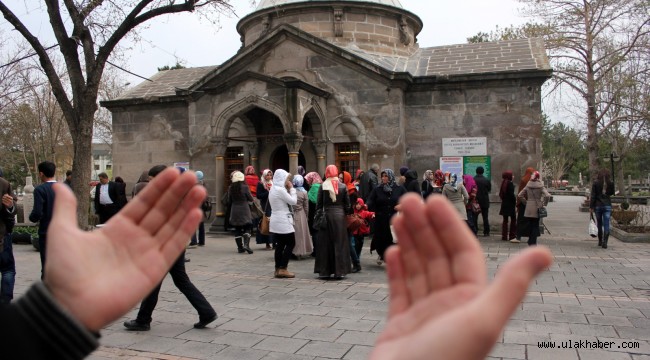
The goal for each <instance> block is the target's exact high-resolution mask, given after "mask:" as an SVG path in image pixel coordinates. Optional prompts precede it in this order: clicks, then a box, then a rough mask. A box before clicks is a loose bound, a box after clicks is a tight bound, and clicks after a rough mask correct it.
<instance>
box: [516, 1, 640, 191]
mask: <svg viewBox="0 0 650 360" xmlns="http://www.w3.org/2000/svg"><path fill="white" fill-rule="evenodd" d="M519 1H520V2H521V3H524V4H526V5H527V7H526V9H525V10H524V13H525V14H527V15H529V16H531V17H532V18H535V19H541V20H542V25H541V26H542V27H543V28H544V29H552V30H553V31H552V32H549V33H548V34H546V35H547V36H545V40H546V44H547V47H548V50H549V52H550V54H549V57H550V58H551V62H552V65H553V69H554V71H555V76H554V77H553V81H554V83H553V89H557V88H559V87H563V86H566V87H569V88H570V89H571V90H572V91H574V92H575V93H577V94H579V98H580V99H582V109H583V111H584V112H583V113H584V114H585V116H584V118H585V119H586V129H587V138H586V144H587V151H588V154H589V170H590V173H591V178H592V179H593V178H595V174H596V172H597V170H598V168H599V158H600V157H599V144H598V135H599V134H602V133H603V131H606V130H607V129H608V128H609V127H610V126H612V125H614V124H616V123H617V122H618V121H620V120H621V119H619V118H617V117H616V116H613V115H612V112H614V108H615V105H616V100H615V99H617V98H619V95H620V93H622V92H624V91H626V90H627V86H621V87H615V86H612V87H610V88H609V89H605V86H606V84H607V83H608V81H607V80H608V78H610V77H612V74H613V73H615V72H616V70H617V69H618V68H620V66H621V64H622V63H624V62H625V60H626V59H627V58H629V57H634V56H637V54H639V53H642V52H644V51H647V49H648V44H649V39H648V38H649V34H650V16H648V14H649V13H648V10H649V7H650V4H649V3H648V1H645V0H519ZM649 67H650V64H648V63H647V62H646V63H645V64H644V68H645V69H644V70H643V72H647V71H648V68H649ZM609 84H610V85H614V83H611V82H610V83H609ZM606 90H607V91H608V92H609V93H608V94H607V96H601V94H602V93H603V91H606ZM608 120H609V121H608Z"/></svg>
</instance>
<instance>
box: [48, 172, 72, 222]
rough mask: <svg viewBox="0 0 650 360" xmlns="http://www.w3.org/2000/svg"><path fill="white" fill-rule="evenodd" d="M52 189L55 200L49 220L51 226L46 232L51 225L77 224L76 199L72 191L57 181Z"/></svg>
mask: <svg viewBox="0 0 650 360" xmlns="http://www.w3.org/2000/svg"><path fill="white" fill-rule="evenodd" d="M52 189H53V190H54V199H55V200H54V204H53V213H52V220H51V222H50V224H51V226H50V227H49V228H48V232H49V230H50V229H52V228H53V227H55V228H56V227H59V226H66V225H68V224H77V199H76V198H75V197H74V194H73V193H72V191H71V190H70V189H69V188H68V187H67V186H65V185H62V184H58V183H57V184H54V185H53V186H52ZM75 227H76V226H75Z"/></svg>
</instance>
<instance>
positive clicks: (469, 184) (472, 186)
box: [463, 174, 478, 235]
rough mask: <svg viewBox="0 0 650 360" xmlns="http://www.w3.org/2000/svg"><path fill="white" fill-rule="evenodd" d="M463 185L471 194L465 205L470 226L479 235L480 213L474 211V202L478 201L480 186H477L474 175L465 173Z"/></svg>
mask: <svg viewBox="0 0 650 360" xmlns="http://www.w3.org/2000/svg"><path fill="white" fill-rule="evenodd" d="M463 186H464V187H465V190H466V191H467V194H469V199H467V204H466V205H465V214H467V224H468V225H469V228H470V229H471V230H472V232H473V233H474V235H477V234H478V228H477V227H476V216H478V214H474V211H473V210H472V202H475V201H476V193H477V192H478V187H477V186H476V182H475V181H474V178H473V177H472V175H469V174H465V175H463Z"/></svg>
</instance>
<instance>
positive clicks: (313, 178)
mask: <svg viewBox="0 0 650 360" xmlns="http://www.w3.org/2000/svg"><path fill="white" fill-rule="evenodd" d="M305 180H307V184H309V185H312V184H322V183H323V179H321V177H320V175H318V173H317V172H315V171H312V172H309V173H307V175H305Z"/></svg>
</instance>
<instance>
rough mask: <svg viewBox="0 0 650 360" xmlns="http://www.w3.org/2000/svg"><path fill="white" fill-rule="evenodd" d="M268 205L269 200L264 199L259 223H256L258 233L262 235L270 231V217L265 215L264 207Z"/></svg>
mask: <svg viewBox="0 0 650 360" xmlns="http://www.w3.org/2000/svg"><path fill="white" fill-rule="evenodd" d="M268 206H269V202H268V200H267V201H266V206H264V211H263V214H262V215H263V216H262V219H261V220H260V223H259V224H258V225H257V229H258V230H259V233H260V234H262V235H269V234H270V233H271V232H270V231H269V227H270V226H271V217H270V216H266V208H267V207H268Z"/></svg>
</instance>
